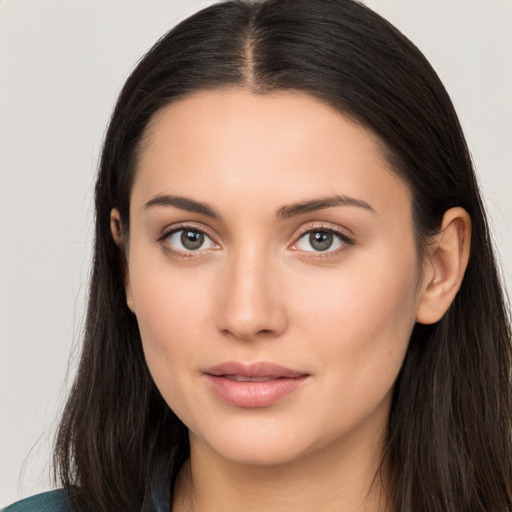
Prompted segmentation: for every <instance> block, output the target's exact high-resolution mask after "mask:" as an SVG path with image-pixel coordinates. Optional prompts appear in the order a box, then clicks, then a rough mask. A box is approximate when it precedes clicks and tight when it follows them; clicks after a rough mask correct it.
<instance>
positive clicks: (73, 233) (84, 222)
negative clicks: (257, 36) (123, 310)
mask: <svg viewBox="0 0 512 512" xmlns="http://www.w3.org/2000/svg"><path fill="white" fill-rule="evenodd" d="M209 3H211V2H209V1H198V0H167V1H161V0H159V1H157V0H144V1H143V0H137V1H134V0H74V1H73V2H70V1H69V0H3V1H0V507H1V506H2V505H5V504H7V503H8V502H11V501H12V500H15V499H18V498H20V497H23V496H26V495H28V494H32V493H34V492H38V491H42V490H45V489H48V488H49V485H50V484H49V479H48V461H49V459H50V448H51V441H52V436H53V432H54V428H55V425H56V419H57V415H58V411H59V409H60V408H61V406H62V403H63V400H64V398H65V395H66V391H67V389H68V388H69V384H70V381H71V380H72V377H73V374H74V362H75V361H76V356H77V352H78V343H79V339H80V332H81V328H82V321H83V313H84V305H85V297H86V291H87V277H88V271H89V265H90V254H91V246H92V222H93V219H92V217H93V208H92V190H93V183H94V175H95V170H96V166H97V161H98V155H99V150H100V146H101V141H102V138H103V133H104V130H105V126H106V123H107V121H108V118H109V115H110V112H111V109H112V107H113V105H114V101H115V99H116V96H117V94H118V92H119V90H120V88H121V86H122V84H123V82H124V80H125V79H126V77H127V76H128V74H129V72H130V70H131V69H132V68H133V66H134V64H135V63H136V61H137V60H138V59H139V58H140V57H141V56H142V55H143V53H144V52H145V51H146V50H147V49H149V47H150V46H151V45H152V43H153V42H155V41H156V39H157V38H158V37H159V36H161V35H162V34H163V33H164V32H165V31H166V30H168V29H169V28H170V27H171V26H173V25H174V24H175V23H176V22H177V21H178V20H180V19H182V18H183V17H185V16H187V15H189V14H191V13H192V12H194V11H196V10H198V9H199V8H200V7H203V6H206V5H208V4H209ZM366 3H367V4H368V5H369V6H370V7H372V8H374V9H376V10H377V11H378V12H380V13H381V14H383V15H384V16H385V17H387V18H388V19H389V20H390V21H391V22H392V23H394V24H395V25H397V26H398V27H399V28H400V29H401V30H402V31H403V32H404V33H405V34H406V35H407V36H409V37H410V38H411V39H412V40H413V41H414V42H415V43H416V44H417V45H418V46H419V48H420V49H421V50H422V51H423V52H424V53H425V55H426V56H427V58H428V59H429V60H430V61H431V63H432V64H433V66H434V67H435V68H436V70H437V71H438V73H439V75H440V76H441V79H442V80H443V82H444V83H445V85H446V87H447V88H448V91H449V92H450V94H451V96H452V98H453V100H454V102H455V106H456V108H457V110H458V113H459V115H460V118H461V121H462V124H463V126H464V129H465V132H466V135H467V138H468V141H469V145H470V148H471V151H472V154H473V158H474V160H475V163H476V166H477V169H478V173H479V176H480V181H481V184H482V187H483V192H484V197H485V200H486V203H487V206H488V210H489V213H490V217H491V222H492V226H493V232H494V236H495V239H496V242H497V247H498V250H499V252H500V255H501V261H502V266H503V269H504V273H505V275H506V279H507V282H508V288H509V289H511V287H512V226H511V224H512V151H511V150H510V148H511V144H512V34H511V32H510V27H512V2H511V1H510V0H485V1H483V0H443V1H441V0H367V2H366ZM70 357H71V359H70ZM70 362H71V364H70ZM68 365H69V366H68ZM68 367H69V372H68V374H67V371H68ZM66 374H67V375H68V377H67V380H66Z"/></svg>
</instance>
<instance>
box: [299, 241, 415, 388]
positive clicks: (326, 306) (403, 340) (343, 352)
mask: <svg viewBox="0 0 512 512" xmlns="http://www.w3.org/2000/svg"><path fill="white" fill-rule="evenodd" d="M348 261H349V260H348V259H347V262H348ZM418 276H419V267H418V263H417V258H416V252H415V249H414V247H411V248H410V249H409V250H407V251H404V252H402V253H401V254H399V255H397V254H396V252H395V251H392V250H385V251H384V250H383V251H380V252H373V251H372V253H371V254H370V251H369V253H368V256H367V257H364V255H363V256H362V257H360V258H357V259H356V258H354V260H353V262H350V263H347V265H345V266H344V267H342V268H341V267H340V269H339V272H334V273H326V274H325V275H324V276H323V278H321V279H319V280H317V282H316V285H315V286H314V287H313V286H307V285H306V283H305V282H304V283H302V286H301V287H299V289H300V290H301V292H299V293H298V294H297V295H296V297H297V299H296V300H297V306H298V307H297V309H296V316H295V318H296V324H297V326H298V327H297V328H298V331H300V332H301V333H303V335H304V336H305V338H306V339H310V340H312V341H313V343H314V350H315V354H316V355H317V356H318V362H319V363H318V364H319V371H320V372H322V371H323V370H322V368H320V366H321V365H322V364H326V365H327V366H328V367H329V369H330V370H332V369H333V367H336V368H338V369H339V370H340V371H331V372H330V374H329V376H327V373H326V378H332V383H333V386H334V385H335V381H336V380H337V379H338V382H337V384H336V385H340V382H339V380H342V381H343V382H342V384H343V385H346V386H348V387H350V388H351V389H356V387H357V386H358V387H359V390H360V391H361V393H362V394H363V395H364V393H367V392H368V391H371V389H373V390H374V391H378V387H379V386H381V387H382V389H383V390H384V389H385V388H390V387H391V386H392V384H393V382H394V380H395V378H396V376H397V374H398V372H399V370H400V367H401V364H402V361H403V358H404V357H405V353H406V350H407V346H408V342H409V338H410V334H411V332H412V329H413V327H414V324H415V318H416V309H417V302H418V297H417V292H416V289H417V281H418ZM300 303H302V305H303V307H300ZM301 311H302V313H301ZM341 374H343V375H341ZM370 388H371V389H370Z"/></svg>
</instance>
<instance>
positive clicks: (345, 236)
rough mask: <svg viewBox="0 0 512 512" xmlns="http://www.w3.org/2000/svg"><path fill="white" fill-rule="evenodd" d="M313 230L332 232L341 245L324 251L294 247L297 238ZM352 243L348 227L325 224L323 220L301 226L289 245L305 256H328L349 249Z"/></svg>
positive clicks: (353, 241) (297, 240) (353, 243)
mask: <svg viewBox="0 0 512 512" xmlns="http://www.w3.org/2000/svg"><path fill="white" fill-rule="evenodd" d="M314 232H326V233H332V234H334V235H335V236H336V237H338V239H339V240H341V242H342V244H343V245H342V247H340V248H337V249H333V250H329V249H327V250H325V251H314V250H313V251H304V250H301V249H298V248H297V247H295V246H296V245H297V243H298V242H299V240H301V239H302V238H303V237H304V236H305V235H307V234H308V233H314ZM353 245H355V240H354V236H353V235H352V233H351V232H350V231H349V230H348V229H346V228H345V229H344V228H341V227H339V226H335V225H332V224H327V223H325V222H321V223H309V224H307V225H306V226H302V227H301V228H300V230H299V232H298V233H297V234H296V235H295V236H294V241H293V242H292V244H291V245H290V246H289V248H290V249H291V250H292V251H297V252H300V253H302V255H303V257H306V258H317V259H318V258H328V257H331V256H336V255H338V254H340V253H341V252H344V251H346V250H348V249H350V248H351V247H352V246H353Z"/></svg>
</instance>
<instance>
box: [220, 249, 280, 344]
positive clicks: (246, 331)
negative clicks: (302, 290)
mask: <svg viewBox="0 0 512 512" xmlns="http://www.w3.org/2000/svg"><path fill="white" fill-rule="evenodd" d="M249 252H250V251H244V254H240V255H239V257H236V258H233V259H232V260H231V261H229V262H226V271H225V272H224V273H223V275H222V283H221V284H220V286H219V289H218V291H219V294H218V304H217V308H218V317H217V318H218V320H217V321H218V328H219V330H220V331H221V332H222V333H223V334H224V335H227V336H230V337H233V338H236V339H239V340H248V341H249V340H256V339H263V338H265V339H266V338H275V337H278V336H280V335H281V334H283V333H284V332H285V331H286V328H287V323H288V322H287V315H286V308H285V303H284V302H285V301H284V296H283V294H282V289H281V290H280V289H279V281H280V280H279V279H278V274H279V271H278V269H277V268H276V265H275V264H274V265H273V264H272V262H271V261H268V258H265V257H264V256H262V255H261V254H260V255H258V254H255V253H254V252H253V253H252V254H248V253H249Z"/></svg>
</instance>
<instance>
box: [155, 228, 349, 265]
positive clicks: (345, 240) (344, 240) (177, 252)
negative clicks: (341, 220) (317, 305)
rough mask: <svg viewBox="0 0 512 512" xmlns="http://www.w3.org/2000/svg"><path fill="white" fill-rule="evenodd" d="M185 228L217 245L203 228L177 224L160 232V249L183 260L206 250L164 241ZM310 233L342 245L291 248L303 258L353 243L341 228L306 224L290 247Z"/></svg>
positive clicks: (335, 252) (322, 255)
mask: <svg viewBox="0 0 512 512" xmlns="http://www.w3.org/2000/svg"><path fill="white" fill-rule="evenodd" d="M186 230H189V231H195V232H197V233H201V234H202V235H204V236H206V237H208V238H209V239H210V240H212V242H213V243H214V244H215V245H218V244H216V242H214V241H213V237H211V236H210V235H209V234H208V232H207V231H206V230H205V229H202V228H199V227H197V226H193V225H190V224H181V225H178V226H172V227H171V228H168V229H166V230H165V231H164V232H163V233H162V235H161V236H159V237H158V238H157V239H156V241H157V242H158V243H160V245H161V246H162V249H163V250H164V251H165V252H166V253H168V254H170V255H172V256H174V257H177V258H181V259H185V260H186V259H190V258H196V257H197V256H198V253H199V252H202V251H207V250H208V249H202V250H201V249H198V250H197V251H194V250H190V251H180V250H176V249H174V248H173V247H172V245H171V244H169V243H167V242H166V241H167V239H168V238H169V237H170V236H171V235H173V234H175V233H179V232H180V231H186ZM311 233H329V234H332V235H334V236H335V237H336V238H338V240H340V242H341V243H342V247H340V248H338V249H334V250H329V249H327V250H325V251H301V250H300V249H292V250H294V251H297V252H301V253H303V255H302V257H304V258H311V259H316V260H318V259H326V258H330V257H334V256H337V255H339V254H340V253H341V252H344V251H346V250H348V249H350V248H351V247H352V246H353V245H354V244H355V242H354V239H353V238H351V237H349V236H348V235H347V234H346V233H344V232H342V231H341V230H338V229H336V228H334V227H332V226H325V225H320V226H308V227H305V228H303V229H302V230H301V231H300V233H299V235H298V236H297V237H296V238H295V240H294V242H293V243H292V244H291V246H290V247H293V246H294V245H296V244H297V243H298V242H299V241H300V240H301V239H302V238H303V237H305V236H306V235H308V234H311ZM305 253H310V254H305Z"/></svg>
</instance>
